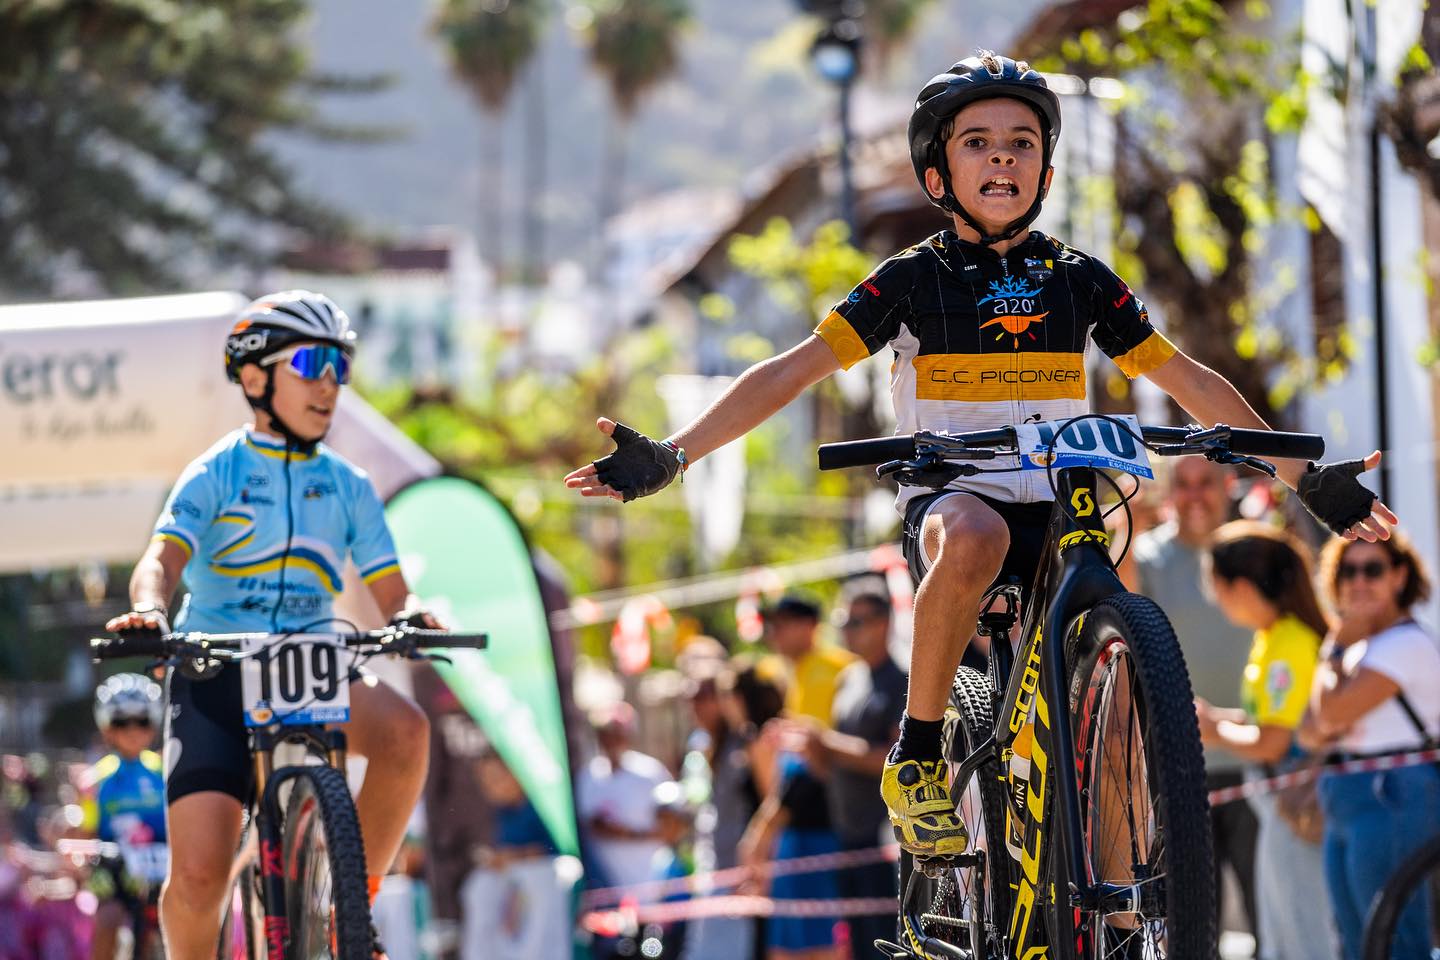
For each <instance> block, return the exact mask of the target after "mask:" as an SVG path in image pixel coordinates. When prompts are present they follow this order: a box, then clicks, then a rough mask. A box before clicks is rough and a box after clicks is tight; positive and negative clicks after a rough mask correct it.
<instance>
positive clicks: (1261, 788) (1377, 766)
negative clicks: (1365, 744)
mask: <svg viewBox="0 0 1440 960" xmlns="http://www.w3.org/2000/svg"><path fill="white" fill-rule="evenodd" d="M1437 760H1440V750H1411V751H1410V752H1408V753H1388V754H1385V755H1384V756H1381V757H1365V758H1363V759H1359V760H1345V761H1342V762H1340V763H1326V764H1317V765H1315V766H1313V767H1305V768H1303V769H1300V770H1295V771H1292V772H1291V773H1282V774H1280V775H1278V776H1274V777H1266V778H1265V779H1263V780H1251V781H1249V782H1247V783H1242V784H1240V785H1239V786H1235V787H1224V788H1222V789H1220V790H1211V791H1210V806H1212V807H1218V806H1219V805H1220V804H1222V803H1234V802H1235V801H1236V800H1242V799H1244V798H1245V797H1254V796H1258V795H1259V794H1262V793H1274V792H1275V791H1276V790H1284V789H1286V788H1287V787H1293V786H1297V785H1298V784H1302V783H1307V782H1309V781H1311V780H1314V779H1315V778H1316V777H1318V776H1320V774H1322V773H1374V772H1376V771H1378V770H1396V769H1399V768H1400V767H1414V766H1418V765H1420V764H1422V763H1434V762H1436V761H1437Z"/></svg>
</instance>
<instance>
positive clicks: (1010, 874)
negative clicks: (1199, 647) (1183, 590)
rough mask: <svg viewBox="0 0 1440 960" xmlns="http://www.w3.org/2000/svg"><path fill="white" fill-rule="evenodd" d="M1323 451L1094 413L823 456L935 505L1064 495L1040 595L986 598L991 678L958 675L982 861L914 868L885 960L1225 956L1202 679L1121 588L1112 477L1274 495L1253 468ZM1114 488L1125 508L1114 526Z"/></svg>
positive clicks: (909, 864)
mask: <svg viewBox="0 0 1440 960" xmlns="http://www.w3.org/2000/svg"><path fill="white" fill-rule="evenodd" d="M1323 451H1324V441H1323V440H1322V439H1321V438H1320V437H1318V436H1314V435H1310V434H1286V433H1276V432H1270V431H1263V430H1241V429H1231V428H1230V427H1227V426H1225V425H1223V424H1221V425H1217V426H1215V427H1214V428H1211V429H1201V428H1200V427H1197V426H1191V427H1148V426H1147V427H1142V426H1141V425H1140V424H1139V423H1138V421H1136V419H1135V418H1134V417H1132V416H1106V415H1100V414H1086V415H1083V416H1080V417H1075V418H1072V419H1070V420H1066V421H1063V422H1061V421H1054V422H1038V423H1037V422H1031V423H1025V424H1019V425H1015V426H1009V427H1001V428H998V429H993V430H983V431H978V432H973V433H963V434H957V435H954V436H945V435H940V434H934V433H928V432H921V433H916V434H913V435H910V436H899V437H885V438H881V439H876V440H859V441H853V442H849V443H834V444H826V445H824V446H822V447H821V448H820V468H821V469H836V468H841V467H853V466H862V465H869V464H879V465H880V466H879V467H878V468H877V470H876V473H877V475H878V476H880V477H881V478H884V477H894V478H895V479H897V480H899V481H900V482H901V483H902V484H904V485H908V486H922V487H930V488H933V489H937V490H938V489H943V488H945V487H946V486H948V485H949V484H950V483H951V482H953V481H955V480H956V479H958V478H960V477H966V476H975V475H977V474H980V473H984V472H1011V471H1016V470H1044V471H1045V472H1046V476H1047V478H1048V480H1049V483H1050V487H1051V489H1052V491H1053V492H1054V494H1055V506H1054V508H1053V510H1052V513H1051V519H1050V525H1049V529H1048V532H1047V540H1046V548H1045V550H1044V552H1043V553H1042V556H1043V557H1045V558H1047V559H1046V560H1045V561H1043V562H1042V565H1041V569H1040V570H1039V571H1038V572H1037V574H1036V578H1035V582H1034V583H1033V584H1031V585H1028V586H1029V589H1028V592H1027V591H1025V590H1024V589H1022V588H1023V587H1025V586H1026V585H1022V584H1018V583H1008V584H1001V585H998V586H996V587H994V588H992V589H991V590H990V591H989V592H988V593H987V595H986V597H985V600H984V602H983V603H982V605H981V610H982V611H983V612H982V613H981V615H980V617H979V620H978V623H977V627H976V629H977V631H978V632H979V633H980V634H982V635H985V636H989V637H990V638H991V642H990V651H991V652H990V658H989V666H988V672H987V673H986V674H982V673H979V672H977V671H975V670H973V669H969V668H966V667H962V668H960V670H959V672H958V673H957V675H956V677H955V681H954V685H953V690H952V694H951V697H950V705H949V709H948V710H947V713H946V722H945V727H944V731H945V736H944V744H945V757H946V759H947V761H948V763H949V770H950V787H951V796H952V797H953V798H954V799H955V803H956V812H957V815H958V816H959V817H960V818H961V820H962V822H964V823H965V824H966V827H967V829H968V831H969V834H970V838H971V845H970V849H968V850H967V851H966V853H965V854H964V855H962V856H958V857H948V858H940V857H932V858H916V857H912V856H910V855H909V854H904V853H902V855H901V862H900V882H901V887H900V889H901V895H900V909H899V932H900V939H901V941H902V942H903V944H904V945H901V944H895V943H889V942H886V941H877V943H876V947H877V948H879V949H880V951H881V952H882V953H883V954H884V955H886V956H887V957H889V958H892V960H900V958H917V957H918V958H927V960H940V958H945V960H1000V958H1015V960H1061V958H1065V960H1068V958H1072V957H1096V958H1099V957H1124V958H1131V957H1145V958H1151V957H1155V958H1159V957H1166V958H1189V957H1195V958H1207V960H1208V958H1212V957H1214V955H1215V950H1216V930H1215V922H1216V921H1215V888H1214V871H1213V866H1212V864H1213V854H1212V850H1211V836H1210V819H1209V816H1208V803H1207V801H1206V795H1205V779H1204V777H1205V767H1204V759H1203V755H1202V752H1201V747H1200V731H1199V725H1198V723H1197V721H1196V718H1195V708H1194V699H1193V694H1192V692H1191V688H1190V679H1189V675H1188V674H1187V673H1186V669H1185V662H1184V659H1183V658H1182V656H1181V653H1180V646H1179V643H1178V642H1177V640H1176V638H1175V632H1174V630H1173V629H1172V628H1171V626H1170V622H1169V620H1168V619H1167V618H1166V617H1165V614H1164V613H1163V612H1162V611H1161V610H1160V608H1159V607H1158V606H1156V604H1155V603H1154V602H1153V601H1151V600H1149V599H1147V598H1145V597H1141V596H1138V595H1135V594H1132V593H1128V592H1127V591H1126V590H1125V587H1124V586H1123V585H1122V584H1121V582H1120V579H1119V577H1118V576H1117V575H1116V572H1115V566H1116V564H1115V563H1114V562H1112V560H1111V557H1110V553H1109V546H1110V540H1111V537H1110V534H1109V532H1107V530H1106V527H1105V522H1104V521H1105V517H1106V516H1108V513H1109V512H1113V511H1114V510H1118V509H1124V510H1125V511H1126V513H1127V514H1128V512H1129V508H1128V500H1129V497H1130V496H1133V491H1131V492H1130V494H1129V495H1128V496H1127V495H1126V494H1125V493H1124V492H1122V491H1121V488H1120V485H1119V484H1118V483H1117V481H1116V480H1115V479H1114V478H1112V477H1111V476H1110V474H1109V473H1107V472H1105V471H1121V472H1125V473H1130V474H1132V475H1135V476H1138V477H1144V478H1153V472H1152V471H1151V469H1150V466H1149V457H1148V454H1151V453H1153V454H1156V455H1160V456H1180V455H1187V454H1196V455H1200V456H1205V457H1207V458H1209V459H1210V460H1214V461H1217V462H1220V463H1234V464H1243V465H1246V466H1249V467H1252V468H1254V469H1257V470H1260V471H1262V472H1264V473H1266V474H1268V475H1270V476H1271V477H1273V476H1274V475H1275V468H1274V466H1273V465H1272V464H1270V463H1268V462H1266V461H1264V460H1261V459H1258V457H1260V456H1269V457H1286V458H1297V459H1316V458H1319V457H1320V456H1321V454H1322V453H1323ZM1001 458H1004V459H1003V460H1002V459H1001ZM997 460H999V461H1000V465H998V466H994V467H991V468H989V469H988V470H987V469H986V468H984V467H981V466H979V465H978V464H979V463H983V462H987V461H989V462H992V463H994V462H995V461H997ZM1100 480H1105V481H1107V482H1108V483H1110V484H1111V486H1112V487H1113V488H1114V491H1115V494H1116V501H1117V502H1116V503H1115V504H1114V506H1112V507H1111V508H1110V510H1109V511H1108V512H1107V511H1105V510H1104V509H1103V508H1102V498H1101V497H1100V494H1099V490H1098V489H1097V482H1098V481H1100ZM1137 489H1138V486H1137ZM1126 548H1127V549H1128V544H1126ZM1122 557H1123V552H1122ZM1197 589H1198V585H1197ZM1022 598H1023V604H1022ZM1022 606H1023V611H1022ZM1022 617H1023V619H1022ZM1017 623H1020V624H1021V627H1020V630H1021V632H1020V644H1019V648H1018V650H1012V648H1011V643H1010V633H1011V631H1012V630H1013V629H1014V628H1015V626H1016V624H1017Z"/></svg>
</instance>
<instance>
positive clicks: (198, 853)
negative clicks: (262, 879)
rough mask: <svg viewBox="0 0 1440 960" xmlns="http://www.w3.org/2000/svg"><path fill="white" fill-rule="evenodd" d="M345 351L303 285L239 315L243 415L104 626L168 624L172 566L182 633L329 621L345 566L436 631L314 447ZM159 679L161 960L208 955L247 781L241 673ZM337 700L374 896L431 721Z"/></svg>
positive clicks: (350, 480)
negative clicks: (347, 706) (124, 604)
mask: <svg viewBox="0 0 1440 960" xmlns="http://www.w3.org/2000/svg"><path fill="white" fill-rule="evenodd" d="M354 349H355V333H354V331H352V330H351V329H350V318H349V317H348V316H346V314H345V311H343V310H341V309H340V308H339V307H338V306H336V305H335V304H334V303H333V302H331V301H330V299H329V298H328V297H324V296H321V295H320V294H317V293H311V292H310V291H308V290H290V291H286V292H283V293H274V294H271V295H269V296H266V297H261V298H260V299H259V300H256V301H255V302H253V303H251V304H250V305H249V306H247V307H246V308H245V309H244V310H242V311H241V312H240V314H239V316H237V317H236V319H235V323H234V325H233V326H232V327H231V329H230V334H229V336H228V337H227V338H226V340H225V373H226V375H227V376H228V377H229V379H230V381H231V382H232V383H236V384H239V385H240V388H241V389H242V390H243V391H244V393H245V399H246V400H247V401H248V402H249V404H250V406H251V408H252V410H253V411H254V415H255V420H254V423H253V424H250V425H247V426H244V427H241V428H240V429H238V430H235V431H233V432H231V433H230V434H228V435H226V436H225V437H223V438H222V439H221V440H220V441H219V442H218V443H216V444H215V446H213V447H211V448H210V450H208V451H207V452H206V453H205V454H204V455H202V456H201V457H200V458H199V459H197V460H195V461H194V462H193V463H191V464H190V466H189V467H187V468H186V470H185V472H184V474H182V475H181V477H180V480H179V482H178V483H177V484H176V485H175V488H174V490H172V491H171V493H170V498H169V499H168V500H167V501H166V504H165V507H164V510H163V511H162V512H161V515H160V519H159V521H158V522H157V524H156V527H155V536H154V538H153V539H152V540H151V543H150V546H149V548H148V549H147V550H146V552H145V554H144V556H142V557H141V558H140V562H139V563H138V564H137V565H136V567H135V573H134V575H133V576H132V577H131V581H130V600H131V603H132V604H133V607H132V610H131V612H129V613H127V614H124V615H122V616H119V617H116V618H115V619H113V620H111V621H110V622H109V623H108V624H107V625H106V628H107V629H109V630H116V631H125V630H146V629H148V630H160V631H162V632H164V631H168V630H169V623H168V616H169V613H168V611H169V603H170V598H171V594H172V593H173V592H174V590H175V588H176V586H177V585H178V584H179V582H180V580H181V579H182V575H183V579H184V580H185V583H186V585H187V586H188V587H189V588H190V593H189V595H188V596H187V597H186V598H185V603H184V605H183V606H182V607H181V609H180V612H179V613H178V614H177V615H176V618H175V625H176V627H177V628H183V629H185V630H192V631H194V630H198V631H202V632H207V633H240V632H269V633H284V632H304V631H307V630H326V629H328V628H330V627H331V626H332V619H331V618H332V604H333V599H334V596H335V594H337V593H339V592H340V590H341V587H342V575H343V573H344V568H345V564H346V561H347V559H348V560H349V562H351V563H353V564H354V567H355V569H356V571H357V572H358V573H359V576H360V579H361V580H362V581H363V582H364V584H365V586H366V587H367V588H368V589H369V592H370V595H371V597H372V598H373V599H374V601H375V605H376V607H377V608H378V609H379V611H380V614H381V616H382V617H383V618H385V619H388V620H391V621H392V622H393V621H395V620H400V619H406V620H409V621H410V622H414V623H416V624H417V625H421V626H429V627H434V626H436V624H435V621H434V618H433V617H430V616H429V615H428V614H424V613H419V612H413V613H408V614H407V613H404V612H402V611H404V610H405V608H406V605H407V602H408V600H409V589H408V587H407V586H406V583H405V578H404V577H403V576H402V575H401V573H400V565H399V562H398V561H397V559H396V556H395V544H394V542H393V541H392V539H391V536H390V530H389V528H388V527H387V526H386V523H385V514H384V510H383V508H382V507H381V504H380V498H379V496H378V495H377V494H376V492H375V487H374V486H373V485H372V484H371V483H370V478H369V477H368V476H366V475H365V473H364V472H362V471H360V470H358V469H356V468H355V467H354V466H352V465H351V464H350V463H348V462H346V461H345V460H343V459H341V458H340V457H339V456H337V455H336V454H335V453H334V452H332V451H331V450H330V449H329V448H327V447H326V446H325V445H324V444H322V443H321V442H320V441H321V440H322V439H323V438H324V437H325V434H326V433H327V432H328V431H329V429H330V425H331V422H332V421H333V420H334V418H335V410H336V406H337V404H338V402H339V399H340V388H341V387H342V386H344V385H345V384H346V383H347V382H348V381H349V379H350V360H351V355H352V354H353V352H354ZM168 685H169V689H168V693H169V697H170V711H169V714H168V722H167V726H166V731H165V735H166V744H165V791H166V800H167V803H168V805H169V806H168V811H169V826H170V841H171V861H170V875H169V878H168V879H167V881H166V884H165V888H164V891H163V893H162V894H161V900H160V921H161V928H162V930H163V931H164V935H165V948H166V955H167V956H168V957H169V958H170V960H208V958H212V957H214V955H215V942H216V937H217V936H218V935H219V928H220V912H221V909H220V908H221V905H222V903H223V901H224V899H225V896H226V895H227V893H228V892H229V878H230V861H231V859H232V857H233V855H234V852H235V848H236V846H237V844H238V842H239V839H240V826H241V815H242V811H243V808H244V803H245V800H246V797H247V794H248V793H249V791H250V788H251V778H252V764H251V762H250V755H249V749H248V743H247V739H246V735H245V726H244V718H243V711H244V705H243V704H242V698H241V682H240V671H239V668H238V666H236V665H227V666H226V667H225V668H224V669H223V670H221V672H220V673H219V674H218V675H217V676H215V677H212V678H210V679H205V680H196V679H190V678H187V677H185V676H183V675H182V674H180V673H175V672H172V673H171V675H170V677H169V679H168ZM350 697H351V712H350V721H349V722H348V723H347V724H345V725H344V729H345V731H346V734H347V737H348V739H349V746H350V750H351V752H352V753H355V754H359V755H360V756H363V757H366V758H367V759H368V761H369V763H368V766H367V776H366V777H365V782H364V785H363V786H362V787H361V789H360V793H359V795H358V796H357V797H356V804H355V805H356V810H357V811H358V813H359V819H360V829H361V832H362V834H363V835H364V842H365V860H366V872H367V874H368V875H369V881H370V894H371V898H372V899H373V898H374V896H375V893H376V892H377V891H378V890H379V887H380V878H381V877H382V876H384V874H385V873H386V871H387V870H388V869H389V866H390V863H391V861H392V860H393V859H394V858H395V855H396V853H397V852H398V851H399V849H400V844H401V842H402V841H403V840H404V836H405V826H406V823H407V821H408V820H409V818H410V813H411V811H412V810H414V808H415V803H416V801H417V800H418V799H419V796H420V791H421V789H422V788H423V786H424V783H425V772H426V762H427V757H428V755H429V727H428V724H427V722H426V719H425V715H424V714H423V713H422V712H421V711H420V709H419V708H418V707H417V706H415V704H414V703H412V702H411V701H410V700H408V699H407V698H405V697H404V696H402V695H401V694H399V693H397V692H396V691H395V690H393V689H392V688H390V687H389V686H387V685H386V684H385V683H383V682H377V683H370V682H368V681H367V682H365V683H357V684H354V685H352V687H351V690H350ZM378 952H379V951H378V948H377V953H378Z"/></svg>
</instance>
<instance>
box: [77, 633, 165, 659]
mask: <svg viewBox="0 0 1440 960" xmlns="http://www.w3.org/2000/svg"><path fill="white" fill-rule="evenodd" d="M164 653H165V640H164V638H163V637H161V636H160V634H158V633H156V632H154V631H153V630H142V631H137V632H135V633H134V634H131V635H129V636H127V635H125V634H123V633H122V634H120V635H119V636H115V637H92V638H91V640H90V655H91V656H92V657H94V658H95V659H96V660H105V659H110V658H118V657H159V656H163V655H164Z"/></svg>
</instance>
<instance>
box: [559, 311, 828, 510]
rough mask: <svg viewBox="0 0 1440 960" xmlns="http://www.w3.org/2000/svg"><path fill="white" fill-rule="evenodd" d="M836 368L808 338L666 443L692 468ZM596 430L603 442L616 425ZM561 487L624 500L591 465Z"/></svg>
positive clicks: (746, 377)
mask: <svg viewBox="0 0 1440 960" xmlns="http://www.w3.org/2000/svg"><path fill="white" fill-rule="evenodd" d="M839 369H840V361H839V360H837V359H835V353H834V351H832V350H831V349H830V346H829V345H828V344H827V343H826V342H825V341H824V340H821V339H820V338H819V337H817V336H813V335H812V336H810V337H809V338H808V339H806V340H805V341H804V342H803V343H801V344H799V345H798V346H796V347H794V348H792V349H790V350H787V351H785V352H784V353H782V354H780V355H779V356H775V357H771V358H770V359H769V360H762V361H761V362H759V363H757V364H755V365H754V366H753V367H751V368H750V369H748V370H746V371H745V372H744V373H742V374H741V375H740V376H739V377H738V378H737V379H736V380H735V382H734V383H732V384H730V389H728V390H726V391H725V393H724V394H722V395H721V396H720V398H719V399H717V400H716V401H715V402H714V403H712V404H710V406H709V407H707V408H706V409H705V412H703V413H701V414H700V416H698V417H696V418H695V420H694V421H693V422H691V423H690V424H689V425H688V426H686V427H685V428H684V429H682V430H681V431H680V432H678V433H676V434H675V435H674V436H672V437H671V438H670V440H671V442H672V443H674V444H675V446H677V447H681V448H683V449H684V451H685V456H686V460H687V462H689V463H694V462H695V461H697V460H699V459H700V458H701V457H703V456H705V455H707V454H709V453H711V452H713V451H715V450H718V449H719V448H721V447H723V446H724V445H725V444H727V443H729V442H730V441H732V440H735V439H738V438H740V437H743V436H744V435H745V434H747V433H749V432H750V431H751V430H753V429H755V428H756V427H758V426H759V425H760V424H762V423H764V422H765V421H766V420H768V419H770V417H772V416H774V415H775V414H776V413H777V412H779V411H780V410H781V409H782V408H783V407H784V406H785V405H786V404H788V403H789V402H790V401H791V400H794V399H795V398H796V397H798V396H799V395H800V394H801V392H802V391H804V389H805V388H806V387H809V386H811V385H812V384H815V383H818V382H819V381H821V380H823V379H825V378H826V377H828V376H829V375H830V374H832V373H834V372H835V371H836V370H839ZM596 426H598V427H599V428H600V432H601V433H603V434H605V435H606V436H607V437H608V436H610V435H611V434H612V433H614V431H615V421H613V420H610V419H607V418H604V417H602V418H601V419H600V420H599V421H597V423H596ZM565 486H567V487H570V488H571V489H576V490H579V491H580V494H581V496H586V497H613V498H614V499H616V500H621V499H623V496H622V495H621V494H620V492H619V491H616V490H614V489H612V488H611V487H609V486H607V485H606V484H605V483H603V482H602V481H601V480H600V478H599V477H598V476H596V468H595V464H593V463H591V464H588V465H587V466H584V467H581V468H580V469H579V470H575V471H573V472H572V473H570V474H569V475H568V476H567V477H566V478H565Z"/></svg>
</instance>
